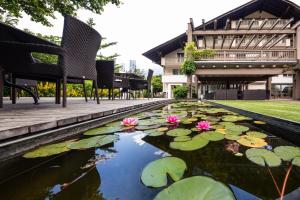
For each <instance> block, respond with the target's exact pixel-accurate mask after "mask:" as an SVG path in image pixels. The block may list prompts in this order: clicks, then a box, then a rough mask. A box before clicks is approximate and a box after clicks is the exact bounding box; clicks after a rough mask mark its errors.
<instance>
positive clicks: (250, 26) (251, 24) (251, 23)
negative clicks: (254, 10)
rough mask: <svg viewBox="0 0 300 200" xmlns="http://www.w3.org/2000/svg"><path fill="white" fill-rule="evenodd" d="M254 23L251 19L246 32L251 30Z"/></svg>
mask: <svg viewBox="0 0 300 200" xmlns="http://www.w3.org/2000/svg"><path fill="white" fill-rule="evenodd" d="M254 22H255V19H252V20H251V22H250V25H249V27H248V30H250V29H251V28H252V26H253V24H254Z"/></svg>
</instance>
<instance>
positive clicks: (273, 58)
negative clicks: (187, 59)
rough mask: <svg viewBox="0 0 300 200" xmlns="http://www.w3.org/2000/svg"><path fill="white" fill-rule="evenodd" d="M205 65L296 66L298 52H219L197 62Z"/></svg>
mask: <svg viewBox="0 0 300 200" xmlns="http://www.w3.org/2000/svg"><path fill="white" fill-rule="evenodd" d="M196 62H197V63H198V64H205V63H212V64H214V63H216V64H217V63H220V64H222V63H224V64H225V63H229V64H231V63H232V64H238V63H240V64H256V63H261V64H263V63H266V64H277V63H278V64H296V63H297V59H296V50H242V49H241V50H228V51H226V50H224V51H217V53H216V55H215V56H211V57H204V58H201V59H199V60H197V61H196Z"/></svg>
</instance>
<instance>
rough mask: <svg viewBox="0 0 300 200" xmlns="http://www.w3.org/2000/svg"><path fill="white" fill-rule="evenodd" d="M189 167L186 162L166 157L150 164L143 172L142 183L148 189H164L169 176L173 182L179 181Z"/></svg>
mask: <svg viewBox="0 0 300 200" xmlns="http://www.w3.org/2000/svg"><path fill="white" fill-rule="evenodd" d="M186 169H187V166H186V164H185V162H184V161H183V160H182V159H180V158H176V157H165V158H161V159H159V160H155V161H153V162H151V163H149V164H148V165H147V166H146V167H145V168H144V169H143V172H142V176H141V179H142V182H143V184H144V185H146V186H148V187H155V188H158V187H163V186H166V185H167V184H168V178H167V175H169V176H170V177H171V178H172V180H173V181H179V180H180V179H181V178H182V176H183V174H184V172H185V170H186Z"/></svg>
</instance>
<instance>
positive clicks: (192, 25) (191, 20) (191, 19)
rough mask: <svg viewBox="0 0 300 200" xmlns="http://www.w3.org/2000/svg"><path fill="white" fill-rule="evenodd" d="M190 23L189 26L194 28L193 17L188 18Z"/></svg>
mask: <svg viewBox="0 0 300 200" xmlns="http://www.w3.org/2000/svg"><path fill="white" fill-rule="evenodd" d="M190 24H191V28H192V30H193V31H194V30H195V26H194V20H193V18H190Z"/></svg>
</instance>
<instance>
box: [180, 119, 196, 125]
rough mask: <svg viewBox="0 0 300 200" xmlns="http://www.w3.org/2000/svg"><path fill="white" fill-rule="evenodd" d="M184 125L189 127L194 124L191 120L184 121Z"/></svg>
mask: <svg viewBox="0 0 300 200" xmlns="http://www.w3.org/2000/svg"><path fill="white" fill-rule="evenodd" d="M181 123H182V124H185V125H189V124H192V123H193V122H191V121H189V120H183V121H181Z"/></svg>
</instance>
